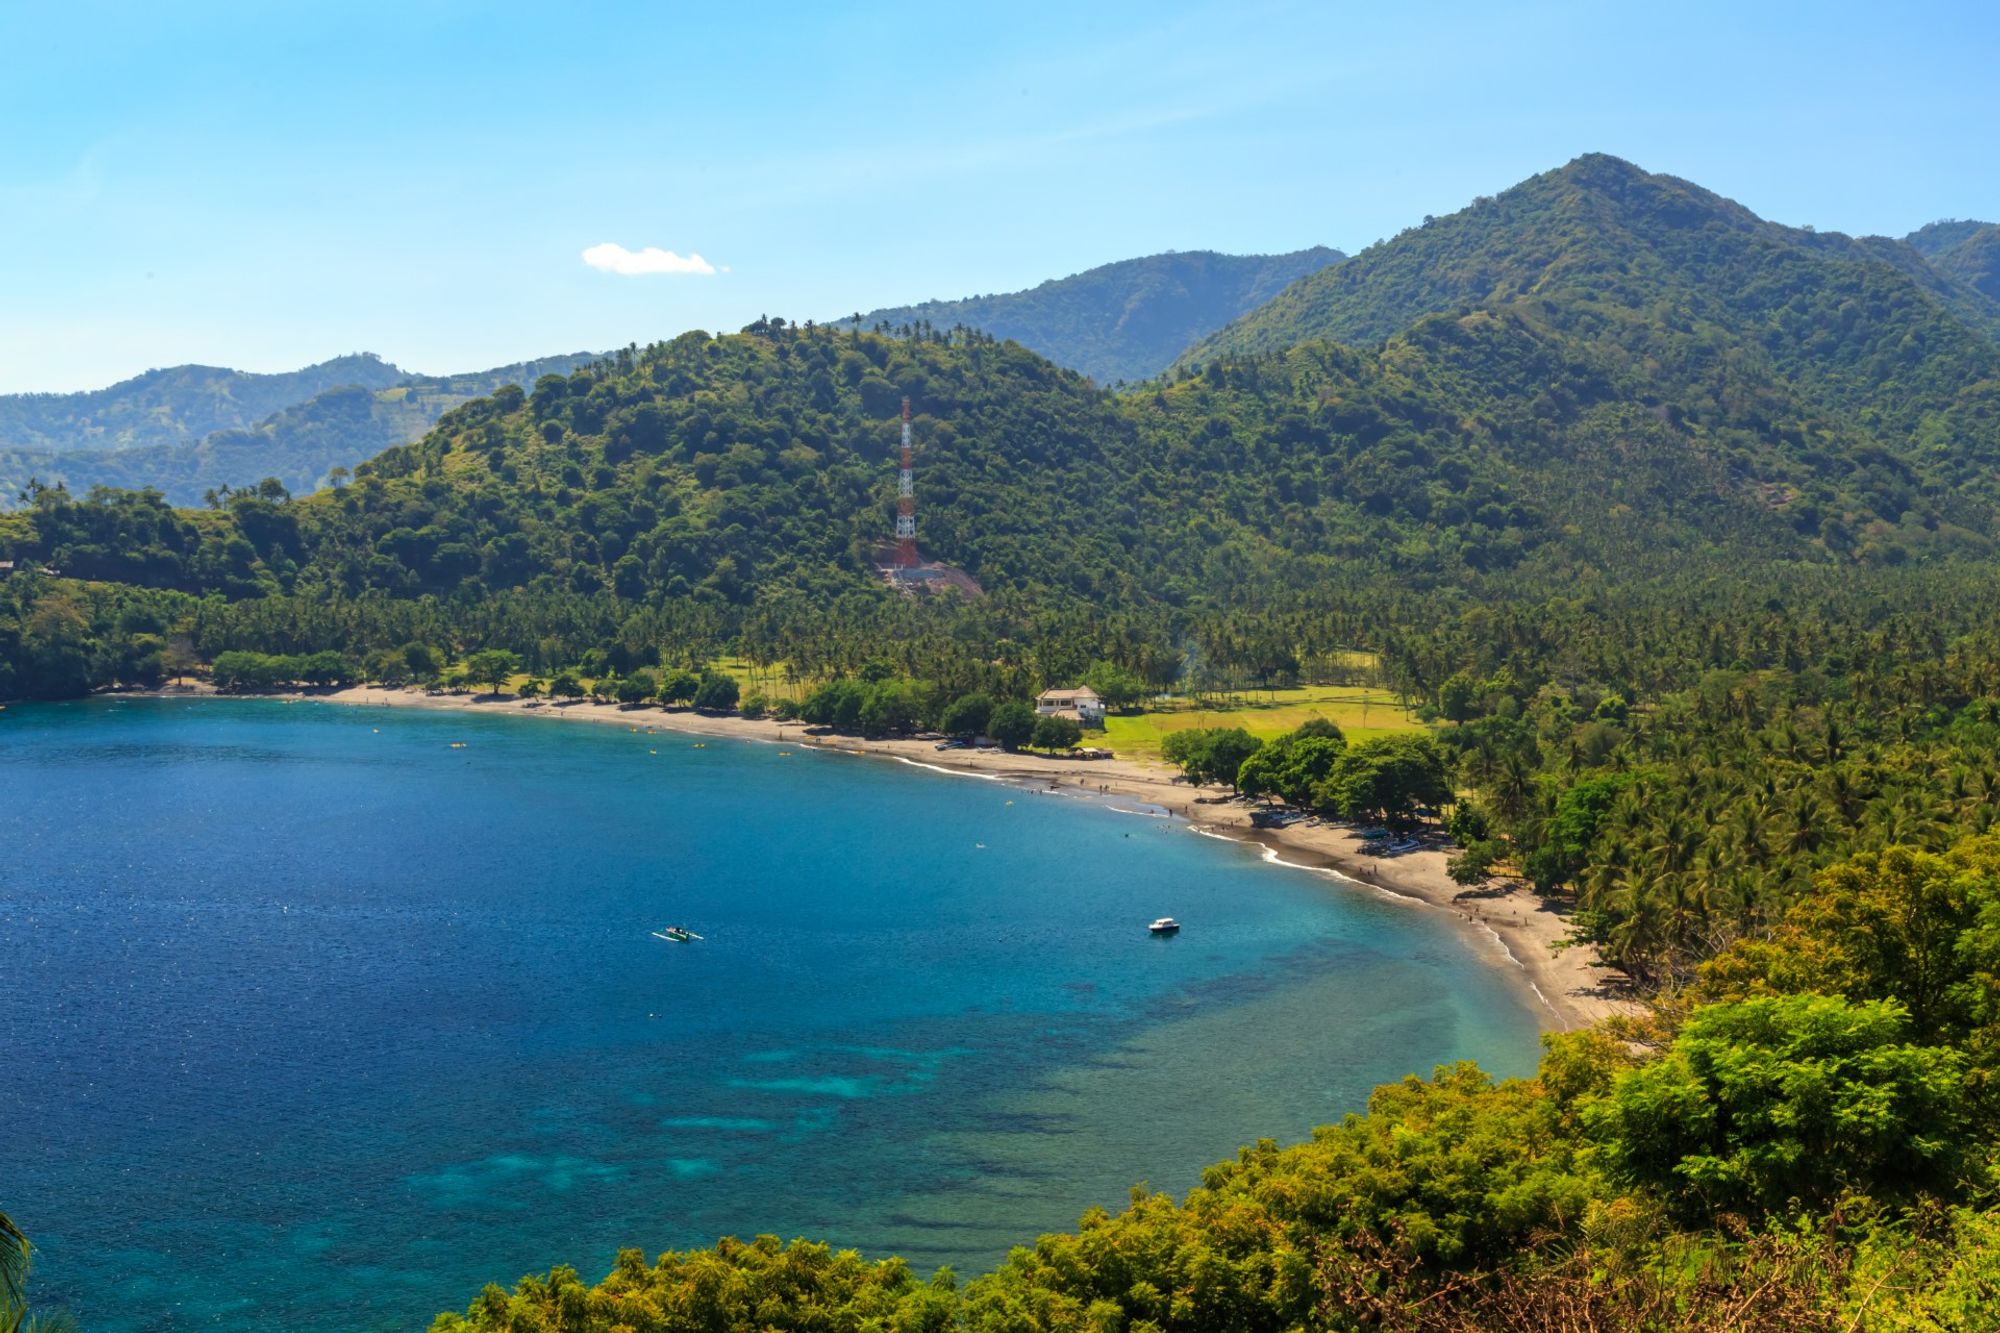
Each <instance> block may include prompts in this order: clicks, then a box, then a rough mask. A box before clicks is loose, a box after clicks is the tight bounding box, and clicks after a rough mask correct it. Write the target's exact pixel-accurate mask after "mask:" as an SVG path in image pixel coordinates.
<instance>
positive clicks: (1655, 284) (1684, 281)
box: [1182, 154, 2000, 375]
mask: <svg viewBox="0 0 2000 1333" xmlns="http://www.w3.org/2000/svg"><path fill="white" fill-rule="evenodd" d="M1526 300H1534V301H1543V302H1566V303H1576V304H1579V305H1581V306H1584V307H1591V308H1607V307H1610V308H1617V309H1620V310H1624V311H1629V312H1649V311H1651V312H1659V313H1660V314H1661V315H1662V316H1664V315H1665V314H1666V313H1667V312H1681V313H1684V314H1685V316H1686V317H1687V318H1689V319H1692V320H1697V321H1700V322H1703V323H1707V324H1713V325H1715V326H1716V327H1717V328H1718V329H1719V330H1722V331H1724V332H1726V333H1728V334H1730V335H1731V336H1734V337H1736V338H1739V339H1741V340H1742V341H1744V342H1745V343H1746V344H1748V345H1750V346H1752V347H1755V348H1758V349H1761V350H1762V352H1763V353H1764V354H1766V355H1769V356H1770V357H1771V358H1772V359H1773V361H1774V362H1776V363H1777V364H1778V365H1779V367H1780V368H1781V369H1783V370H1785V371H1786V372H1787V373H1794V372H1797V371H1799V370H1801V369H1805V368H1807V367H1809V366H1811V365H1814V364H1818V365H1820V366H1821V367H1823V369H1822V370H1821V372H1820V373H1828V372H1832V371H1834V370H1836V369H1844V370H1847V371H1849V372H1850V373H1854V374H1857V375H1861V374H1867V373H1870V372H1876V371H1892V370H1893V369H1894V367H1893V366H1878V365H1874V364H1871V363H1870V362H1871V358H1873V357H1875V356H1877V355H1879V354H1880V353H1881V351H1882V349H1883V346H1884V344H1888V345H1889V346H1894V345H1895V344H1896V343H1899V342H1901V341H1902V340H1903V339H1904V338H1906V337H1914V339H1915V340H1916V341H1917V344H1918V345H1919V346H1920V347H1921V351H1916V352H1911V353H1906V355H1912V356H1925V357H1934V356H1936V355H1938V354H1939V353H1940V352H1944V351H1947V350H1950V349H1948V348H1947V347H1945V346H1943V345H1942V344H1945V343H1950V342H1954V341H1959V340H1962V339H1963V338H1964V337H1965V336H1966V334H1967V333H1968V332H1970V333H1975V334H1978V335H1982V336H1983V337H1984V338H1985V339H1987V340H1991V339H1992V338H1994V337H1996V336H2000V309H1996V307H1994V306H1993V304H1992V303H1991V302H1990V301H1988V300H1986V299H1985V298H1983V297H1981V296H1980V295H1979V294H1977V293H1975V292H1973V291H1971V290H1970V289H1969V288H1967V287H1966V286H1965V285H1964V284H1963V283H1961V282H1959V281H1957V280H1956V279H1954V278H1951V277H1949V276H1947V275H1945V274H1942V273H1939V272H1938V271H1936V270H1935V269H1934V268H1933V267H1932V266H1931V265H1930V264H1929V263H1928V262H1927V261H1926V259H1925V257H1924V255H1923V254H1922V253H1921V252H1920V251H1919V250H1917V249H1916V248H1914V247H1912V246H1910V245H1907V244H1904V243H1902V242H1898V241H1893V240H1888V239H1886V238H1882V237H1870V238H1865V239H1862V240H1855V239H1853V238H1851V237H1847V236H1843V235H1840V234H1839V233H1834V232H1826V233H1821V232H1814V231H1811V230H1806V229H1798V228H1791V227H1784V226H1780V225H1778V224H1776V223H1771V222H1765V221H1763V220H1762V219H1760V218H1758V217H1757V216H1756V215H1755V214H1754V213H1752V212H1750V210H1748V209H1747V208H1744V207H1743V206H1742V205H1741V204H1737V203H1734V202H1732V201H1730V200H1728V199H1724V198H1722V197H1721V196H1719V195H1716V194H1713V193H1711V192H1709V191H1707V190H1704V189H1702V188H1701V187H1700V186H1697V185H1693V184H1690V183H1689V182H1687V181H1683V180H1679V179H1676V178H1675V177H1672V176H1661V175H1654V174H1651V173H1649V172H1646V171H1642V170H1641V169H1639V168H1638V167H1636V166H1633V165H1632V164H1631V163H1629V162H1625V161H1621V160H1620V159H1618V158H1615V157H1608V156H1605V155H1603V154H1592V155H1589V156H1586V157H1580V158H1578V159H1576V160H1575V161H1573V162H1571V163H1569V164H1568V165H1567V166H1564V167H1561V168H1559V169H1557V170H1555V171H1550V172H1544V173H1543V174H1541V175H1539V176H1535V177H1531V178H1530V179H1528V180H1526V181H1524V182H1522V183H1521V184H1519V185H1517V186H1515V187H1514V188H1512V189H1510V190H1507V191H1505V192H1503V193H1501V194H1499V195H1496V196H1493V197H1491V198H1481V199H1478V200H1476V201H1474V202H1473V204H1472V205H1471V206H1470V207H1468V208H1465V209H1463V210H1461V211H1460V212H1457V213H1454V214H1452V215H1450V216H1449V217H1444V218H1436V219H1426V220H1425V222H1424V223H1423V224H1422V225H1421V226H1418V227H1413V228H1411V229H1409V230H1407V231H1404V232H1402V233H1401V234H1400V235H1398V236H1396V237H1394V238H1393V239H1391V240H1388V241H1385V242H1382V243H1381V244H1378V245H1374V246H1370V247H1369V248H1368V249H1367V250H1365V251H1363V252H1362V253H1361V254H1359V255H1356V256H1355V257H1354V258H1353V259H1351V260H1349V261H1348V262H1347V263H1345V264H1342V265H1341V266H1340V267H1338V268H1335V269H1330V270H1327V271H1324V272H1321V273H1316V274H1314V275H1312V276H1311V277H1309V278H1306V279H1304V280H1302V281H1300V282H1298V283H1296V284H1294V285H1293V286H1292V287H1290V288H1288V289H1287V290H1286V291H1284V292H1283V293H1281V294H1280V295H1279V296H1278V297H1276V298H1275V299H1274V300H1272V301H1271V302H1269V303H1267V304H1266V305H1264V306H1262V307H1260V308H1259V309H1257V310H1254V311H1252V312H1250V313H1249V314H1247V315H1245V316H1244V317H1243V318H1241V319H1239V320H1237V321H1235V322H1234V323H1232V324H1230V325H1228V326H1226V327H1224V328H1222V329H1220V330H1218V331H1217V332H1216V333H1214V334H1213V335H1212V336H1210V337H1209V338H1207V339H1205V340H1204V341H1203V342H1202V343H1201V344H1200V345H1199V346H1197V347H1195V348H1193V349H1191V350H1190V351H1189V352H1188V354H1187V355H1186V356H1185V357H1184V358H1182V360H1183V364H1189V365H1198V364H1201V363H1202V362H1205V361H1207V360H1210V359H1213V358H1214V357H1216V356H1223V355H1243V354H1246V353H1255V352H1263V351H1273V350H1277V349H1280V348H1284V347H1289V346H1292V345H1293V344H1295V343H1298V342H1302V341H1304V340H1305V339H1308V338H1331V339H1333V340H1335V341H1338V342H1346V343H1356V344H1367V343H1373V342H1379V341H1381V340H1382V339H1384V338H1386V337H1388V336H1389V335H1391V334H1393V333H1395V332H1397V331H1399V330H1401V329H1405V328H1408V327H1409V326H1410V325H1411V324H1413V323H1415V322H1416V321H1417V320H1419V319H1421V318H1423V317H1424V316H1425V315H1430V314H1437V313H1440V312H1448V311H1455V310H1465V309H1469V308H1471V307H1474V306H1490V305H1496V304H1499V303H1502V302H1509V301H1526ZM1857 324H1859V325H1861V326H1862V327H1860V328H1858V329H1857V328H1856V327H1855V326H1856V325H1857Z"/></svg>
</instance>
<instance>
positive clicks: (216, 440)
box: [0, 352, 593, 507]
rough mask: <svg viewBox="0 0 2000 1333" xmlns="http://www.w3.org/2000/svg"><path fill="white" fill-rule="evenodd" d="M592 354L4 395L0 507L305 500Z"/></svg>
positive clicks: (224, 375) (147, 378) (166, 377)
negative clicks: (135, 498)
mask: <svg viewBox="0 0 2000 1333" xmlns="http://www.w3.org/2000/svg"><path fill="white" fill-rule="evenodd" d="M592 358H593V354H591V353H583V352H578V353H571V354H569V355H566V356H554V357H545V358H542V359H539V360H535V361H525V362H519V363H516V364H514V365H511V366H499V367H496V368H494V369H492V370H486V371H474V372H470V373H467V374H460V375H418V374H413V373H412V372H410V371H407V370H403V369H401V368H399V367H397V366H395V365H392V364H390V363H389V362H387V361H384V360H383V359H382V358H380V357H378V356H375V355H373V354H372V353H367V352H362V353H357V354H354V355H350V356H343V357H337V358H335V359H333V360H330V361H323V362H320V363H319V364H317V365H313V366H307V367H306V368H304V369H303V370H296V371H290V372H286V373H283V374H275V375H264V374H255V373H252V372H249V371H241V370H228V369H224V368H221V367H217V366H175V367H172V368H170V369H166V370H149V371H147V372H146V373H145V374H143V375H138V376H135V377H133V378H132V379H129V380H124V381H122V382H120V383H118V384H114V385H112V386H110V387H109V388H106V389H97V390H92V391H90V392H86V393H69V394H12V395H6V396H0V507H4V506H5V505H6V504H9V503H12V502H13V501H14V500H15V497H16V495H17V493H18V492H20V491H21V490H22V489H23V488H24V487H25V486H26V485H27V484H28V483H29V481H30V480H34V481H38V482H40V483H41V484H43V485H46V486H53V485H56V484H58V483H60V484H62V485H64V486H67V487H68V488H69V489H70V490H71V491H72V492H74V493H77V494H82V493H83V492H85V491H87V490H89V489H90V488H91V487H92V486H100V485H101V486H119V487H126V488H130V489H143V488H145V487H152V488H154V489H156V490H159V491H160V492H162V493H163V494H164V495H165V496H166V497H167V498H168V499H169V500H170V501H172V502H173V503H175V504H183V505H191V504H199V503H200V502H201V500H202V496H203V494H204V493H205V492H207V491H208V490H210V489H212V488H219V487H223V486H231V487H242V486H248V485H251V484H253V483H255V482H258V481H262V480H263V479H264V478H266V477H276V478H277V479H278V480H279V481H281V482H283V483H284V485H285V486H286V487H287V488H288V489H290V490H292V491H295V492H300V493H303V492H305V491H309V490H312V489H313V488H314V487H316V486H318V485H320V484H321V483H322V482H323V481H324V480H325V479H326V476H327V473H328V472H329V471H330V470H331V469H333V468H336V467H352V466H353V465H354V464H355V463H358V462H361V461H362V460H364V459H367V458H370V457H373V456H374V455H375V454H378V453H380V452H381V451H382V450H384V449H387V448H389V447H390V446H391V445H396V444H403V443H407V442H408V441H410V440H413V439H416V438H417V437H418V436H420V435H422V434H423V433H424V432H425V431H426V430H429V429H430V427H431V426H432V425H433V424H434V423H435V422H436V421H437V419H438V417H439V416H440V415H442V414H443V413H444V412H446V411H447V410H449V409H450V408H452V407H455V406H457V405H458V404H459V403H462V402H465V401H466V400H467V399H470V398H475V397H478V396H479V395H481V394H488V393H491V392H493V391H494V390H495V389H497V388H499V387H500V386H501V385H502V384H511V383H523V382H525V383H532V382H533V381H534V379H535V377H536V376H538V375H542V374H547V373H549V372H552V371H553V372H556V373H559V374H566V373H568V372H569V371H571V370H573V369H575V368H576V367H577V366H579V365H583V364H585V363H586V362H588V361H590V360H591V359H592Z"/></svg>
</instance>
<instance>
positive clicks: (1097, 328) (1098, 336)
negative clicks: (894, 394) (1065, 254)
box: [861, 245, 1346, 384]
mask: <svg viewBox="0 0 2000 1333" xmlns="http://www.w3.org/2000/svg"><path fill="white" fill-rule="evenodd" d="M1345 257H1346V256H1344V255H1342V254H1341V253H1340V251H1338V250H1330V249H1328V248H1327V247H1325V246H1323V245H1316V246H1314V247H1313V248H1312V249H1310V250H1298V251H1294V252H1293V253H1291V254H1285V255H1223V254H1217V253H1215V252H1214V251H1212V250H1193V251H1186V252H1180V251H1176V252H1173V253H1169V254H1163V255H1149V256H1147V257H1146V258H1144V259H1127V260H1123V261H1120V262H1119V263H1116V264H1105V265H1102V266H1100V267H1098V268H1093V269H1089V270H1087V271H1085V272H1082V273H1078V274H1075V275H1074V276H1072V277H1067V278H1053V279H1051V280H1049V281H1048V282H1045V283H1043V284H1042V285H1041V286H1039V287H1035V288H1031V289H1030V290H1028V291H1024V292H1008V293H1005V294H1004V295H999V296H971V297H967V298H966V299H964V300H962V301H926V302H924V303H923V304H922V305H912V306H894V307H891V308H889V309H885V310H876V311H872V312H870V313H869V314H866V315H863V316H862V317H861V326H862V327H863V328H873V327H875V326H876V325H877V324H880V323H887V324H889V325H891V326H892V327H896V328H900V327H902V326H903V325H905V324H916V323H918V322H919V321H929V323H930V324H931V325H932V326H933V327H935V328H940V329H949V328H952V327H953V326H955V325H961V324H963V325H966V326H969V327H971V328H976V329H979V330H981V331H982V332H985V333H990V334H992V335H993V336H994V337H996V338H1012V339H1013V340H1014V341H1015V342H1017V343H1020V344H1021V345H1022V346H1023V347H1026V348H1027V349H1029V350H1030V351H1034V352H1040V353H1041V354H1042V355H1043V356H1045V357H1047V358H1049V360H1051V361H1054V362H1055V363H1056V364H1057V365H1061V366H1067V367H1069V368H1070V369H1071V370H1076V371H1081V372H1082V373H1083V374H1085V375H1088V376H1090V377H1091V378H1092V379H1094V380H1096V381H1097V382H1098V383H1099V384H1112V383H1115V382H1117V381H1120V380H1143V379H1147V378H1150V377H1151V376H1154V375H1157V374H1159V373H1160V372H1161V371H1162V370H1165V369H1166V368H1167V367H1168V366H1169V365H1171V364H1173V361H1174V358H1175V357H1177V356H1179V355H1180V354H1181V353H1182V352H1183V351H1185V350H1186V349H1187V348H1188V347H1189V346H1190V345H1192V344H1193V343H1194V342H1195V341H1196V340H1198V339H1200V338H1202V337H1203V336H1205V335H1207V334H1209V333H1211V332H1213V331H1214V330H1216V329H1218V328H1220V327H1222V325H1224V324H1226V323H1228V322H1229V321H1230V320H1232V319H1235V318H1236V317H1237V316H1238V315H1241V314H1243V313H1244V312H1246V311H1248V310H1252V309H1255V308H1256V307H1257V306H1260V305H1262V304H1263V303H1264V302H1266V301H1268V300H1270V299H1271V298H1272V297H1274V296H1276V295H1277V294H1278V293H1279V292H1281V291H1283V290H1284V289H1285V288H1286V287H1287V286H1289V285H1290V284H1291V283H1293V282H1295V281H1297V280H1298V279H1300V278H1302V277H1305V276H1306V275H1307V274H1309V273H1316V272H1318V271H1319V270H1321V269H1324V268H1326V267H1328V266H1330V265H1333V264H1338V263H1340V262H1341V260H1342V259H1344V258H1345Z"/></svg>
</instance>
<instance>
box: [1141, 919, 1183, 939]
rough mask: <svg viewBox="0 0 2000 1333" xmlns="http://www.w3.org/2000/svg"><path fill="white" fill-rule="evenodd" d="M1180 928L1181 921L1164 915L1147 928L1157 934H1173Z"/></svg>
mask: <svg viewBox="0 0 2000 1333" xmlns="http://www.w3.org/2000/svg"><path fill="white" fill-rule="evenodd" d="M1180 928H1181V923H1180V922H1178V921H1176V920H1174V919H1173V918H1172V917H1170V916H1163V917H1161V918H1160V919H1159V920H1158V921H1155V922H1154V923H1153V924H1152V925H1150V926H1148V927H1146V929H1147V930H1150V931H1152V932H1153V933H1154V934H1155V935H1173V934H1176V933H1178V932H1179V930H1180Z"/></svg>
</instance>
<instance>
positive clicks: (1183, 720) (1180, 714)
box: [1085, 685, 1424, 759]
mask: <svg viewBox="0 0 2000 1333" xmlns="http://www.w3.org/2000/svg"><path fill="white" fill-rule="evenodd" d="M1315 717H1323V718H1325V719H1326V720H1327V721H1329V722H1331V723H1333V724H1334V725H1335V726H1337V727H1339V728H1340V729H1341V731H1342V732H1344V733H1345V734H1346V736H1347V738H1348V739H1349V740H1351V741H1352V740H1365V739H1367V738H1368V737H1370V736H1384V735H1387V734H1389V733H1390V732H1395V731H1422V730H1423V729H1424V724H1423V723H1421V722H1419V721H1417V719H1416V718H1415V716H1414V715H1412V714H1411V713H1410V712H1409V711H1408V710H1407V709H1405V708H1404V707H1403V706H1402V704H1400V703H1398V702H1397V701H1396V696H1395V695H1393V694H1391V693H1390V692H1389V691H1388V690H1377V689H1369V688H1366V687H1363V686H1359V685H1302V686H1300V687H1299V688H1297V689H1292V690H1270V691H1258V692H1257V693H1256V694H1251V695H1243V696H1239V697H1238V698H1236V699H1233V700H1226V701H1225V700H1214V699H1210V700H1206V701H1201V702H1197V701H1196V700H1193V699H1178V700H1175V701H1174V702H1173V703H1171V704H1166V705H1149V706H1148V708H1147V710H1146V711H1145V712H1143V713H1133V714H1125V715H1113V716H1111V717H1108V718H1106V719H1105V725H1104V738H1103V740H1102V741H1099V742H1096V743H1098V744H1102V745H1104V746H1107V747H1108V748H1110V749H1112V750H1115V751H1116V752H1117V753H1118V755H1119V756H1120V757H1121V758H1123V757H1127V756H1129V757H1131V758H1135V759H1157V758H1158V757H1159V754H1160V742H1161V741H1162V740H1163V739H1165V737H1166V735H1167V733H1168V732H1170V731H1180V730H1182V729H1184V728H1187V727H1241V728H1243V729H1244V730H1245V731H1247V732H1249V733H1250V734H1251V735H1252V736H1255V737H1257V739H1259V740H1268V739H1269V738H1270V737H1273V736H1282V735H1284V734H1285V733H1286V732H1288V731H1290V730H1292V729H1293V728H1294V727H1297V726H1298V725H1299V724H1300V723H1301V722H1307V721H1310V720H1311V719H1313V718H1315ZM1085 743H1086V744H1089V743H1092V742H1091V741H1088V740H1087V741H1086V742H1085Z"/></svg>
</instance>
